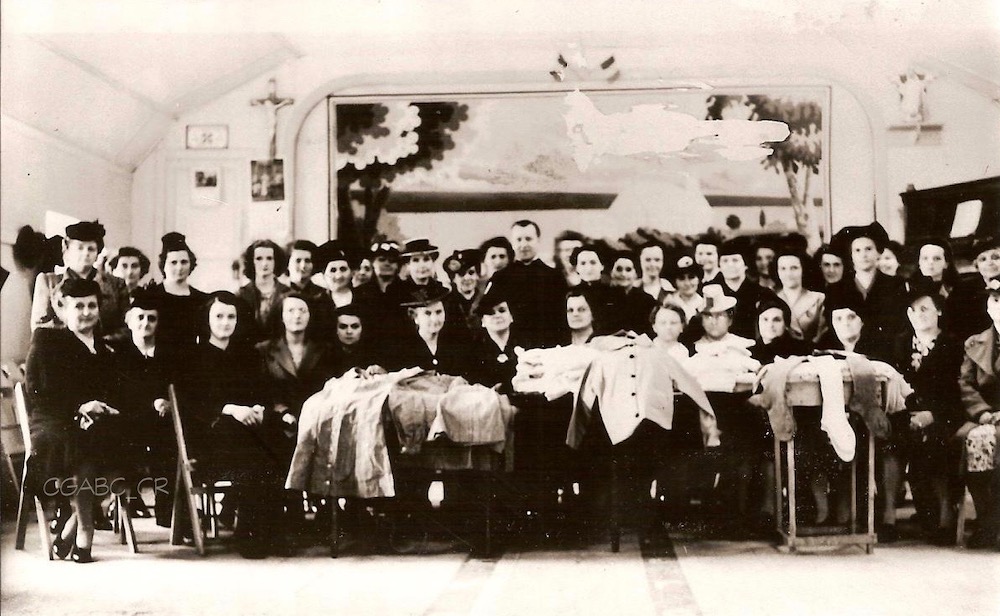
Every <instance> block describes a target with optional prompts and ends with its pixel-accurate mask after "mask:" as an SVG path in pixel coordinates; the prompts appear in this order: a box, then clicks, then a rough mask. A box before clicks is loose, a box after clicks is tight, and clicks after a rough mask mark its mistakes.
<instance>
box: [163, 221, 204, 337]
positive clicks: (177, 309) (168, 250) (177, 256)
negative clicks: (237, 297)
mask: <svg viewBox="0 0 1000 616" xmlns="http://www.w3.org/2000/svg"><path fill="white" fill-rule="evenodd" d="M197 265H198V259H197V257H195V254H194V252H193V251H192V250H191V248H190V247H189V246H188V245H187V240H186V238H185V237H184V236H183V235H181V234H180V233H177V232H171V233H167V234H166V235H164V236H163V249H162V250H161V251H160V257H159V267H160V272H161V273H162V274H163V282H162V283H161V284H155V285H152V286H151V287H150V288H149V290H150V293H152V294H153V295H155V296H157V298H158V299H159V302H160V309H159V315H160V324H159V327H158V329H157V339H158V340H159V341H160V342H161V343H166V344H168V345H170V347H171V348H174V349H177V350H178V351H187V350H189V349H190V348H191V347H193V346H194V345H195V342H196V341H197V339H198V331H199V321H200V319H199V317H200V314H201V310H202V308H203V307H204V305H205V302H206V301H208V294H207V293H204V292H203V291H199V290H198V289H196V288H194V287H192V286H191V283H190V282H189V280H188V279H189V277H190V276H191V272H193V271H194V268H195V267H197Z"/></svg>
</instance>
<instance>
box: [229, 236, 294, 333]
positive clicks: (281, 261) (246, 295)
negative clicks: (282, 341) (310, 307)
mask: <svg viewBox="0 0 1000 616" xmlns="http://www.w3.org/2000/svg"><path fill="white" fill-rule="evenodd" d="M287 263H288V261H287V259H286V257H285V251H283V250H282V249H281V247H279V246H278V245H277V244H275V243H274V242H272V241H271V240H257V241H255V242H253V243H252V244H250V245H249V246H247V249H246V250H245V251H244V252H243V273H244V274H245V275H246V277H247V278H249V279H250V282H248V283H247V284H245V285H243V286H242V287H240V290H239V291H237V293H236V295H237V297H239V298H240V299H242V300H243V301H244V302H246V304H247V305H248V306H250V310H251V311H252V312H253V318H254V327H253V328H252V330H253V331H252V332H251V333H250V339H251V340H253V341H255V342H259V341H261V340H265V339H267V338H269V337H270V336H271V334H272V333H273V331H274V329H275V327H276V326H277V321H278V320H279V319H280V318H281V315H279V314H278V310H279V308H278V307H279V306H280V305H281V298H282V296H283V295H284V294H285V293H288V291H289V289H288V287H286V286H285V285H283V284H281V282H279V281H278V276H281V275H282V274H284V273H285V265H286V264H287Z"/></svg>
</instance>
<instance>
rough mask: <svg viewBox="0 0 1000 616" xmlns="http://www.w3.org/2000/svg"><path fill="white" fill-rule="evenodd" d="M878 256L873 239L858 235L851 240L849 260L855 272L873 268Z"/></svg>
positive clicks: (876, 263) (868, 270)
mask: <svg viewBox="0 0 1000 616" xmlns="http://www.w3.org/2000/svg"><path fill="white" fill-rule="evenodd" d="M880 256H881V255H880V254H879V251H878V247H877V246H876V245H875V240H873V239H871V238H870V237H859V238H857V239H855V240H854V241H853V242H851V260H852V261H853V262H854V271H856V272H870V271H872V270H874V269H875V266H876V265H878V261H879V257H880Z"/></svg>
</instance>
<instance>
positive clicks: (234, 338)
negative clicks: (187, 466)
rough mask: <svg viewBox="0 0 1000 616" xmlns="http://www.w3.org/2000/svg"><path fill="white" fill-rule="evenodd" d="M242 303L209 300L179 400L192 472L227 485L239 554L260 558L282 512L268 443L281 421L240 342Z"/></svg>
mask: <svg viewBox="0 0 1000 616" xmlns="http://www.w3.org/2000/svg"><path fill="white" fill-rule="evenodd" d="M242 303H243V302H242V300H240V299H239V298H238V297H236V296H235V295H233V294H232V293H230V292H228V291H218V292H216V293H213V294H212V295H211V297H210V299H209V301H208V302H207V305H206V308H205V309H204V310H203V311H202V312H201V315H202V321H201V329H202V331H201V334H202V336H201V342H200V343H199V344H198V346H197V347H196V348H195V349H194V351H193V352H192V353H191V356H190V358H189V359H188V361H187V362H186V368H187V370H188V374H187V376H186V378H184V379H182V380H180V382H179V385H180V390H179V392H178V393H179V395H180V396H181V402H180V404H181V408H180V411H181V413H182V418H183V419H184V422H185V429H186V430H187V437H188V441H189V442H188V446H189V447H190V449H191V450H192V457H194V458H195V460H196V466H195V468H196V469H197V470H199V471H207V473H208V476H209V477H212V478H217V479H228V480H230V481H232V482H233V494H232V497H233V498H234V500H235V501H236V507H237V508H238V512H239V516H238V525H237V528H236V536H237V538H238V539H239V551H240V554H241V555H242V556H243V557H244V558H263V557H265V556H267V555H268V553H269V552H270V551H271V549H272V548H273V547H274V545H273V543H272V542H273V540H274V533H275V530H276V529H275V522H276V518H277V516H278V514H279V513H280V508H281V486H282V480H283V479H284V477H283V475H282V472H283V470H285V469H282V468H281V467H280V463H279V456H278V455H277V454H276V452H275V449H276V447H275V445H276V443H275V441H276V440H277V438H276V436H277V431H278V427H279V426H280V425H281V424H280V422H281V418H282V415H281V414H279V413H276V412H275V411H274V409H273V406H272V405H271V403H270V392H268V391H267V387H266V381H265V380H264V379H263V378H262V375H263V369H262V365H261V359H260V357H259V355H257V353H255V352H254V348H253V347H252V346H250V345H249V344H246V343H245V342H244V340H245V339H246V338H245V337H243V336H240V335H239V334H240V329H241V328H242V327H243V326H244V325H245V323H243V322H242V318H244V317H242V316H241V315H245V314H246V310H245V307H244V306H243V305H242Z"/></svg>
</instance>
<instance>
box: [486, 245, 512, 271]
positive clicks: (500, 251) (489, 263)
mask: <svg viewBox="0 0 1000 616" xmlns="http://www.w3.org/2000/svg"><path fill="white" fill-rule="evenodd" d="M483 263H485V264H486V267H487V268H488V269H489V271H490V272H493V273H494V274H495V273H497V272H499V271H500V270H502V269H503V268H505V267H507V265H508V264H509V263H510V258H509V257H508V255H507V250H506V249H504V248H501V247H500V246H491V247H489V248H487V249H486V256H485V257H483Z"/></svg>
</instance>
